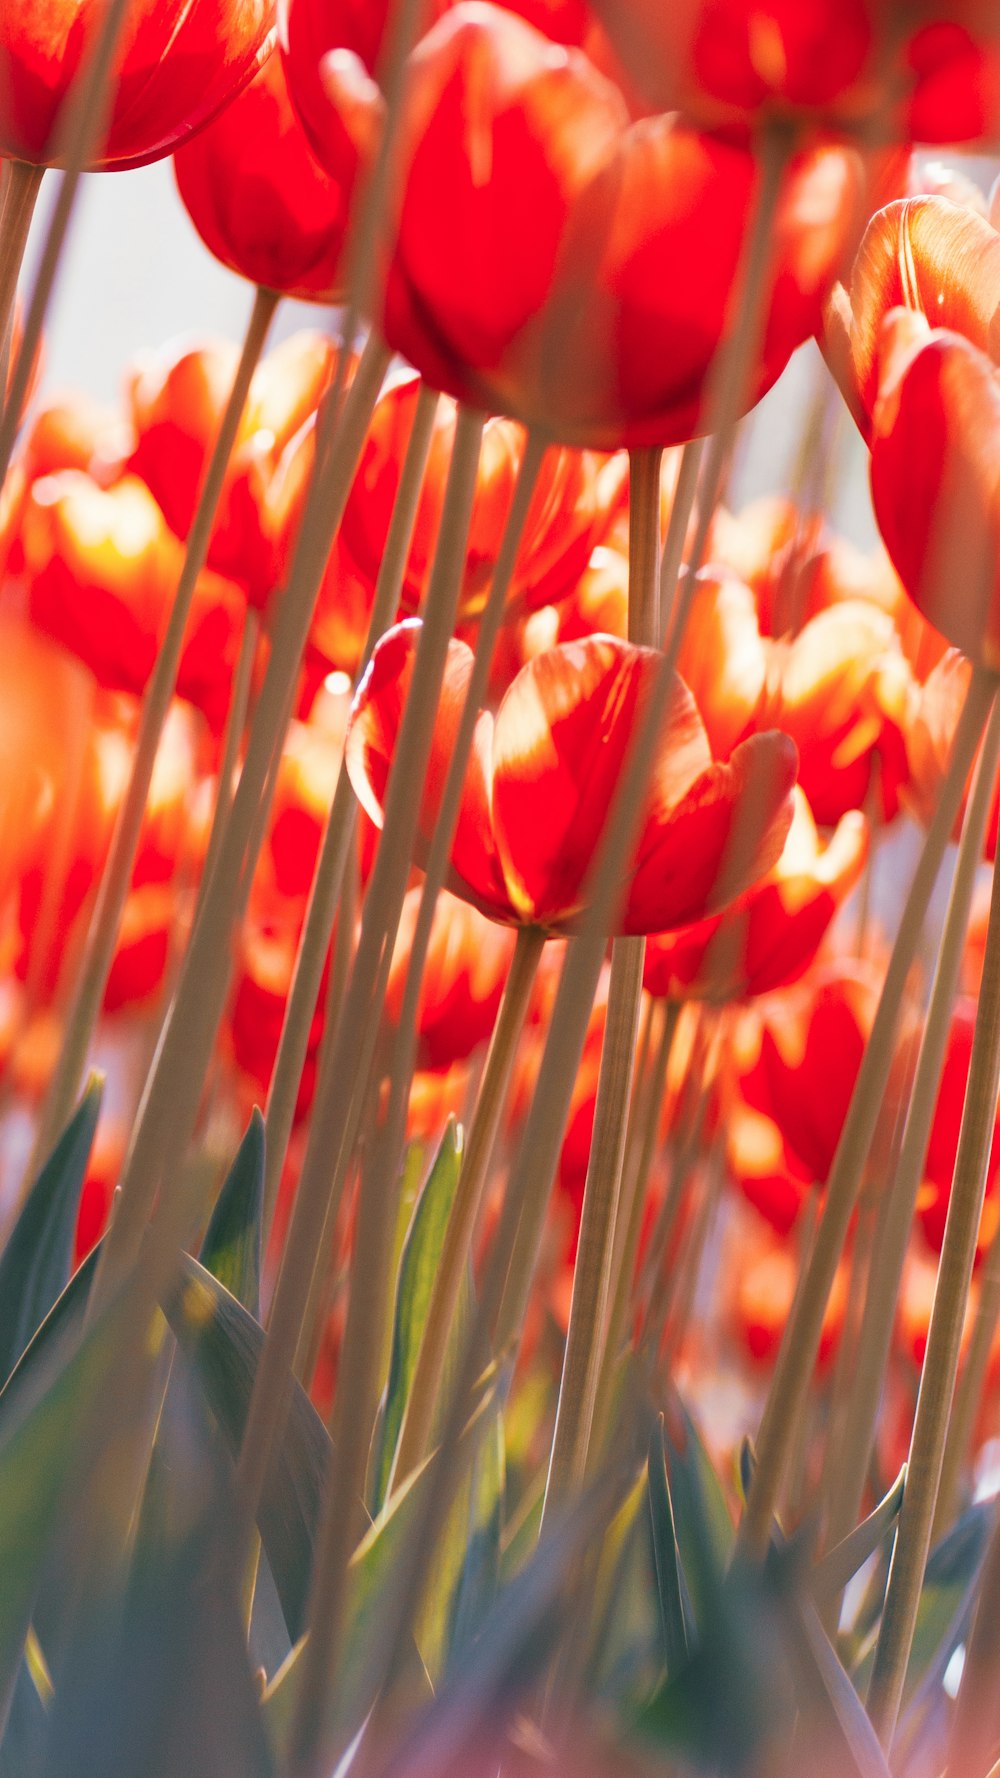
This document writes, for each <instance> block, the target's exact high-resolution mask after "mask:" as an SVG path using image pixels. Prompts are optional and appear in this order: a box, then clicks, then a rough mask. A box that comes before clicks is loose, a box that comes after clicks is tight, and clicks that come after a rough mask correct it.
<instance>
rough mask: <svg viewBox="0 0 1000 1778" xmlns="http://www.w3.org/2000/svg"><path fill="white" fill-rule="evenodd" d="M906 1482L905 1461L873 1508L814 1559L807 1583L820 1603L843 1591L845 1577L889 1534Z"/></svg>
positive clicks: (848, 1576) (896, 1515) (856, 1570)
mask: <svg viewBox="0 0 1000 1778" xmlns="http://www.w3.org/2000/svg"><path fill="white" fill-rule="evenodd" d="M905 1483H906V1464H905V1463H904V1464H903V1467H902V1469H901V1470H900V1472H899V1474H898V1476H897V1477H896V1480H895V1481H894V1482H893V1484H892V1487H891V1488H890V1489H889V1492H888V1494H886V1495H885V1496H884V1498H883V1499H882V1500H880V1501H879V1503H878V1505H877V1507H876V1508H875V1510H874V1511H873V1512H870V1513H869V1514H868V1517H867V1518H866V1519H862V1521H861V1524H860V1525H856V1526H855V1528H854V1530H853V1531H852V1532H850V1533H849V1535H848V1536H847V1537H844V1538H842V1539H841V1541H840V1543H838V1544H837V1545H835V1547H834V1548H833V1549H832V1550H828V1551H827V1554H826V1555H825V1556H824V1557H823V1560H822V1561H821V1562H817V1564H816V1567H815V1568H814V1569H813V1571H812V1575H811V1577H810V1582H809V1584H810V1588H811V1591H812V1595H813V1598H814V1599H816V1600H818V1601H819V1603H820V1604H823V1603H824V1601H826V1600H831V1599H835V1598H836V1597H837V1595H838V1593H842V1592H843V1590H844V1588H845V1587H846V1586H847V1583H848V1581H850V1580H853V1578H854V1576H855V1575H856V1574H857V1572H858V1569H859V1568H863V1567H864V1565H865V1563H866V1562H867V1561H868V1558H869V1556H873V1555H874V1554H875V1551H876V1550H877V1549H878V1546H879V1544H880V1543H881V1542H882V1540H883V1538H884V1537H887V1536H888V1534H889V1532H890V1531H891V1529H892V1527H893V1525H894V1524H895V1523H896V1519H897V1517H898V1515H899V1510H900V1507H901V1506H902V1504H903V1488H904V1486H905Z"/></svg>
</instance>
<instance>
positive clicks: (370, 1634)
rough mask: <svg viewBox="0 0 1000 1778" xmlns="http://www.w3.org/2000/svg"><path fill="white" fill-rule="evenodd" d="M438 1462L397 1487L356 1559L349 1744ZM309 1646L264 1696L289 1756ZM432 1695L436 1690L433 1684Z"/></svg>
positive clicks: (345, 1684)
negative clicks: (289, 1739)
mask: <svg viewBox="0 0 1000 1778" xmlns="http://www.w3.org/2000/svg"><path fill="white" fill-rule="evenodd" d="M433 1465H434V1459H433V1458H430V1459H428V1461H427V1462H426V1463H424V1464H423V1465H422V1466H421V1467H420V1468H419V1469H416V1470H413V1471H412V1473H411V1474H410V1475H408V1476H407V1477H406V1479H405V1480H404V1481H403V1482H402V1483H401V1484H400V1486H399V1487H398V1488H394V1489H393V1492H392V1494H391V1495H390V1496H389V1499H388V1500H387V1501H386V1503H385V1506H384V1507H383V1508H382V1511H381V1512H380V1513H379V1515H378V1517H377V1518H376V1519H375V1520H373V1522H372V1524H371V1525H370V1526H369V1527H368V1530H367V1531H366V1533H365V1535H364V1537H363V1538H362V1540H361V1542H360V1543H359V1545H358V1547H357V1549H356V1550H355V1552H354V1554H353V1556H352V1557H351V1563H350V1571H349V1588H350V1591H349V1597H348V1604H347V1629H346V1632H345V1636H344V1648H343V1656H342V1660H341V1663H340V1665H339V1667H338V1669H337V1679H336V1700H335V1702H334V1706H333V1715H332V1722H333V1726H334V1731H335V1733H336V1735H337V1737H338V1739H339V1740H340V1741H341V1743H344V1742H347V1741H349V1740H350V1739H351V1737H352V1736H353V1735H354V1734H356V1733H357V1731H358V1729H359V1728H360V1727H361V1725H362V1723H363V1722H364V1720H365V1717H366V1716H367V1714H368V1712H369V1710H370V1709H371V1707H372V1704H373V1703H374V1702H375V1697H376V1693H377V1681H376V1680H375V1678H374V1675H375V1670H376V1658H377V1654H378V1650H379V1644H380V1641H381V1639H382V1637H383V1634H384V1627H385V1622H386V1617H387V1614H388V1611H389V1608H390V1606H391V1603H392V1600H393V1597H394V1595H395V1593H396V1589H397V1587H398V1584H399V1563H400V1558H401V1556H402V1554H403V1551H404V1549H405V1548H406V1544H407V1540H408V1539H409V1537H410V1535H411V1533H412V1530H413V1527H414V1524H415V1523H416V1520H417V1516H418V1514H419V1513H420V1511H421V1508H422V1505H423V1503H424V1501H425V1500H426V1488H427V1485H428V1479H429V1476H430V1473H431V1471H432V1469H433ZM303 1647H304V1642H302V1641H300V1642H298V1643H296V1645H295V1647H294V1648H293V1649H292V1651H291V1654H290V1655H289V1656H288V1659H287V1660H286V1662H285V1664H284V1666H283V1667H281V1668H280V1669H279V1671H278V1672H277V1673H276V1674H275V1676H274V1679H273V1680H272V1682H271V1684H270V1685H269V1686H268V1689H267V1691H266V1692H265V1694H264V1717H265V1721H266V1723H267V1726H268V1730H269V1732H270V1735H271V1740H272V1744H273V1745H274V1747H275V1748H276V1749H277V1750H278V1751H279V1752H283V1751H284V1749H285V1748H286V1746H287V1737H288V1732H289V1729H290V1727H291V1720H292V1715H293V1712H294V1708H295V1703H296V1700H297V1696H298V1686H299V1679H300V1675H301V1659H302V1650H303ZM427 1690H428V1696H430V1687H429V1685H428V1688H427Z"/></svg>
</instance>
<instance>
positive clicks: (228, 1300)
mask: <svg viewBox="0 0 1000 1778" xmlns="http://www.w3.org/2000/svg"><path fill="white" fill-rule="evenodd" d="M163 1312H164V1314H165V1315H166V1317H167V1320H168V1321H169V1323H170V1326H171V1328H172V1329H173V1332H174V1334H175V1335H176V1337H177V1340H178V1343H179V1345H180V1346H181V1347H182V1349H183V1350H184V1351H185V1352H187V1353H188V1355H189V1356H190V1358H191V1360H192V1362H193V1364H194V1366H195V1369H196V1371H197V1374H198V1377H199V1380H200V1382H201V1384H202V1387H203V1388H204V1391H205V1395H206V1397H207V1400H208V1403H209V1406H210V1407H211V1409H212V1412H213V1414H214V1415H215V1418H216V1420H217V1421H218V1423H219V1425H220V1427H221V1429H222V1431H223V1433H224V1435H225V1438H226V1441H227V1443H228V1445H229V1448H230V1450H231V1451H232V1453H233V1456H234V1457H235V1456H236V1455H237V1454H238V1452H239V1449H240V1446H241V1444H242V1441H243V1428H244V1426H245V1424H246V1417H247V1412H248V1409H249V1406H250V1397H251V1394H252V1393H253V1385H254V1379H255V1377H256V1375H257V1366H258V1364H259V1362H260V1354H261V1348H262V1347H263V1344H264V1329H263V1328H262V1327H261V1325H260V1323H259V1322H258V1321H255V1320H254V1318H253V1316H252V1315H251V1314H249V1313H248V1311H247V1310H246V1309H244V1307H243V1305H242V1303H239V1302H237V1300H236V1298H235V1297H234V1296H232V1295H230V1293H229V1291H228V1290H226V1288H225V1286H224V1285H222V1284H220V1283H219V1282H218V1280H217V1279H215V1278H213V1277H212V1275H211V1273H210V1272H206V1270H205V1268H204V1267H203V1266H201V1265H199V1264H198V1261H197V1260H194V1259H190V1258H188V1257H185V1260H184V1263H183V1266H182V1270H181V1282H180V1285H179V1287H178V1289H177V1290H175V1291H174V1293H173V1295H172V1296H171V1297H170V1298H169V1299H168V1300H167V1301H166V1302H165V1303H164V1304H163ZM329 1459H330V1438H329V1434H328V1433H327V1430H326V1427H325V1426H324V1425H323V1422H322V1420H321V1419H320V1417H319V1415H318V1414H317V1412H316V1410H315V1408H314V1407H313V1405H312V1402H311V1401H310V1400H309V1397H308V1396H307V1395H306V1393H305V1391H304V1390H303V1389H302V1388H300V1386H299V1385H298V1384H297V1383H296V1384H295V1386H294V1389H293V1393H292V1402H291V1406H290V1408H289V1414H288V1423H287V1426H286V1429H285V1433H284V1436H283V1437H282V1439H281V1441H280V1443H279V1446H278V1449H277V1450H276V1452H275V1454H274V1459H273V1461H272V1463H271V1465H270V1469H269V1471H268V1477H267V1481H266V1483H265V1486H264V1491H263V1494H262V1497H261V1503H260V1510H259V1513H258V1517H257V1523H258V1526H259V1529H260V1535H261V1541H262V1543H263V1545H264V1549H265V1551H266V1553H267V1559H268V1561H269V1562H270V1564H271V1572H272V1573H273V1575H274V1583H275V1586H276V1587H277V1590H278V1597H279V1599H280V1600H281V1609H282V1611H283V1612H284V1614H285V1623H286V1625H287V1627H288V1634H289V1638H290V1640H291V1641H292V1642H295V1641H297V1640H298V1638H299V1636H301V1634H302V1632H303V1630H304V1628H305V1612H306V1602H307V1597H308V1591H309V1576H310V1570H311V1567H312V1552H313V1544H314V1541H315V1536H316V1525H317V1522H318V1519H319V1505H320V1499H321V1496H322V1491H323V1484H324V1481H325V1478H326V1471H327V1466H328V1464H329Z"/></svg>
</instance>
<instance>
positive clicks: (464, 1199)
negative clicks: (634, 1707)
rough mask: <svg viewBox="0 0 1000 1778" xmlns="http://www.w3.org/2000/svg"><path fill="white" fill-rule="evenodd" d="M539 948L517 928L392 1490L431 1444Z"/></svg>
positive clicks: (541, 938)
mask: <svg viewBox="0 0 1000 1778" xmlns="http://www.w3.org/2000/svg"><path fill="white" fill-rule="evenodd" d="M544 944H545V934H544V932H542V931H541V929H540V928H539V927H537V926H522V927H521V928H520V930H519V931H518V935H517V943H516V945H515V947H514V956H513V959H512V961H511V966H510V974H509V975H508V977H507V983H506V986H505V988H504V993H503V1000H502V1001H501V1003H500V1011H499V1014H498V1016H497V1022H496V1026H495V1027H494V1031H493V1037H492V1040H491V1042H490V1047H489V1051H488V1053H487V1057H486V1067H485V1070H484V1073H483V1078H482V1082H481V1083H480V1088H479V1096H478V1098H477V1100H476V1109H475V1112H474V1114H473V1118H472V1122H471V1124H470V1126H469V1135H468V1141H467V1144H466V1148H465V1153H464V1155H463V1157H462V1170H461V1173H460V1174H459V1180H458V1187H457V1190H456V1192H455V1200H454V1203H453V1204H452V1208H451V1215H450V1216H449V1218H448V1228H447V1231H446V1234H445V1240H444V1246H443V1248H442V1250H441V1258H440V1260H439V1262H438V1268H437V1272H436V1275H435V1278H434V1287H433V1290H432V1292H431V1300H430V1305H429V1307H428V1310H427V1321H426V1325H425V1328H424V1335H423V1339H422V1341H421V1344H420V1353H419V1356H418V1358H417V1364H416V1369H415V1371H414V1375H413V1383H412V1387H411V1389H410V1393H409V1396H408V1398H407V1402H406V1411H405V1415H404V1418H403V1424H402V1426H401V1428H400V1433H399V1444H398V1447H397V1450H396V1456H395V1461H394V1464H393V1471H392V1479H391V1480H390V1483H389V1486H390V1488H392V1487H393V1485H394V1484H395V1482H397V1481H402V1480H403V1479H404V1478H405V1477H406V1476H407V1475H408V1474H409V1473H410V1471H411V1470H412V1469H415V1468H416V1466H417V1464H418V1463H419V1462H420V1460H421V1458H422V1457H423V1456H424V1455H425V1454H426V1452H427V1449H428V1447H429V1446H430V1444H431V1443H432V1441H433V1438H434V1429H435V1421H436V1405H437V1398H438V1392H439V1390H440V1386H441V1378H442V1376H443V1374H444V1367H445V1360H446V1357H447V1352H448V1341H449V1338H450V1335H451V1329H452V1324H453V1322H454V1319H455V1310H456V1308H457V1307H458V1300H459V1296H460V1294H461V1290H462V1281H463V1279H464V1277H465V1268H466V1266H467V1265H468V1262H469V1253H470V1250H471V1247H472V1238H473V1235H474V1233H475V1227H476V1220H477V1218H478V1215H479V1211H480V1207H481V1205H482V1200H483V1191H484V1188H485V1186H486V1182H487V1179H488V1177H489V1167H490V1162H491V1160H492V1158H493V1150H494V1148H495V1147H496V1139H497V1132H498V1130H499V1128H500V1122H501V1119H502V1117H503V1113H504V1110H505V1108H506V1104H507V1094H508V1090H509V1087H510V1079H511V1074H512V1072H513V1068H514V1061H515V1058H516V1055H517V1046H518V1042H519V1041H520V1037H521V1032H522V1031H523V1029H524V1021H525V1018H526V1016H527V1012H528V1008H529V1005H530V1002H531V991H532V988H533V987H534V983H535V976H536V974H537V971H538V965H539V962H540V961H541V956H542V950H543V947H544Z"/></svg>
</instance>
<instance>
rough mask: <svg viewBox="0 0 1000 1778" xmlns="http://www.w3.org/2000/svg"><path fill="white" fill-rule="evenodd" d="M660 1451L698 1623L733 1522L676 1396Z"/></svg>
mask: <svg viewBox="0 0 1000 1778" xmlns="http://www.w3.org/2000/svg"><path fill="white" fill-rule="evenodd" d="M663 1432H664V1447H665V1450H666V1458H667V1475H668V1477H669V1481H670V1498H671V1501H672V1503H673V1509H674V1529H675V1532H676V1536H677V1548H678V1551H679V1553H680V1559H681V1571H682V1573H683V1575H684V1579H685V1581H686V1582H687V1587H688V1591H689V1593H690V1595H691V1603H692V1605H693V1607H694V1611H695V1616H696V1618H697V1619H698V1621H699V1623H700V1622H701V1619H702V1617H703V1616H704V1615H705V1612H706V1610H707V1609H708V1608H709V1607H710V1605H711V1602H712V1595H713V1594H714V1592H715V1591H716V1590H717V1587H718V1584H719V1582H720V1580H721V1577H722V1576H723V1575H724V1574H725V1572H726V1569H727V1568H728V1566H729V1562H730V1559H731V1557H732V1553H733V1543H734V1532H733V1522H732V1519H731V1518H730V1516H729V1508H728V1507H727V1505H726V1499H725V1495H724V1494H723V1492H722V1486H721V1484H720V1482H719V1478H718V1476H717V1475H716V1473H715V1470H714V1469H713V1467H712V1462H711V1459H710V1457H709V1455H708V1452H707V1451H706V1450H705V1446H704V1444H703V1443H702V1440H701V1435H700V1433H699V1432H698V1429H697V1427H696V1426H695V1423H694V1421H693V1420H692V1418H691V1415H690V1414H689V1412H688V1410H687V1408H686V1407H685V1405H684V1403H683V1402H682V1400H681V1398H680V1396H679V1395H676V1394H674V1395H672V1397H671V1399H670V1402H669V1403H668V1407H667V1412H666V1414H665V1415H664V1424H663Z"/></svg>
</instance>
